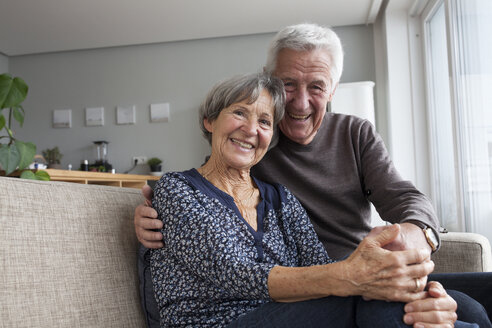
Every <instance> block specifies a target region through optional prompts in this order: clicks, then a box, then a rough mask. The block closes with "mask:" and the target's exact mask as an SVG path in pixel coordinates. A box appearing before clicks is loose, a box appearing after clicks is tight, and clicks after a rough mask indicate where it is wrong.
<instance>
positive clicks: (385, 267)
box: [341, 224, 434, 303]
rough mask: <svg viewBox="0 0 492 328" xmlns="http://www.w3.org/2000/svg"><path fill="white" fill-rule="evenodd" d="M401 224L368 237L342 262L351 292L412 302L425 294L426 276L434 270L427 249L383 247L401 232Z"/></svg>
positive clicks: (367, 296) (368, 296) (380, 298)
mask: <svg viewBox="0 0 492 328" xmlns="http://www.w3.org/2000/svg"><path fill="white" fill-rule="evenodd" d="M400 229H401V227H400V226H399V225H398V224H395V225H392V226H389V227H388V228H386V229H383V230H382V231H380V232H379V233H377V234H373V235H371V236H367V237H366V238H365V239H364V240H363V241H362V242H361V243H360V244H359V247H357V249H356V250H355V251H354V252H353V253H352V254H351V255H350V256H349V258H347V259H346V260H345V261H342V262H341V263H343V264H344V273H343V279H344V280H345V282H346V283H348V286H350V287H349V288H352V290H351V291H349V293H350V294H351V295H362V296H363V297H364V298H369V299H378V300H386V301H397V302H405V303H408V302H413V301H416V300H421V299H424V298H425V297H426V292H424V288H425V285H426V284H427V275H428V274H430V273H431V272H432V271H433V270H434V263H433V262H432V261H431V260H430V252H429V251H428V250H427V249H410V250H404V251H389V250H386V249H384V246H385V245H387V244H389V243H391V242H393V241H394V240H395V238H397V237H398V235H399V234H400Z"/></svg>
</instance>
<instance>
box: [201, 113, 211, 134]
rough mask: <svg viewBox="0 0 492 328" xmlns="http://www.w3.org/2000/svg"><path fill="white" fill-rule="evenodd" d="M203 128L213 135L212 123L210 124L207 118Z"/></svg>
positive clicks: (204, 120)
mask: <svg viewBox="0 0 492 328" xmlns="http://www.w3.org/2000/svg"><path fill="white" fill-rule="evenodd" d="M203 126H204V127H205V129H207V131H208V132H210V133H212V123H210V122H209V121H208V119H207V118H206V117H205V118H204V119H203Z"/></svg>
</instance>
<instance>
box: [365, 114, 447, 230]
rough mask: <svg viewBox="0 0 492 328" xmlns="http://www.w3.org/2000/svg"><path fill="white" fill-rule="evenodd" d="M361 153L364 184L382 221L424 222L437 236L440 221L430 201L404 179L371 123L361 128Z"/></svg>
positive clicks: (366, 122)
mask: <svg viewBox="0 0 492 328" xmlns="http://www.w3.org/2000/svg"><path fill="white" fill-rule="evenodd" d="M359 152H360V153H359V156H360V168H361V171H362V172H361V176H362V179H363V181H362V185H363V188H364V191H365V193H366V195H367V197H368V199H369V200H370V201H371V202H372V203H373V204H374V206H375V207H376V210H377V211H378V213H379V215H380V216H381V218H382V219H383V220H385V221H388V222H391V223H404V222H412V221H417V222H421V223H423V224H425V225H427V226H429V227H431V228H432V229H433V230H434V231H435V232H436V233H437V231H438V228H439V221H438V219H437V217H436V214H435V212H434V209H433V206H432V204H431V202H430V200H429V199H428V198H427V197H426V196H425V195H424V194H422V193H421V192H420V191H418V190H417V188H415V186H414V185H413V184H412V183H411V182H410V181H406V180H404V179H403V178H402V177H401V176H400V174H399V173H398V172H397V170H396V168H395V167H394V164H393V162H392V161H391V159H390V156H389V154H388V151H387V150H386V147H385V146H384V143H383V140H382V139H381V137H380V136H379V134H378V133H377V132H376V130H375V128H374V126H373V125H372V124H370V123H369V122H368V121H364V122H363V123H362V125H361V126H360V134H359ZM436 235H439V234H436Z"/></svg>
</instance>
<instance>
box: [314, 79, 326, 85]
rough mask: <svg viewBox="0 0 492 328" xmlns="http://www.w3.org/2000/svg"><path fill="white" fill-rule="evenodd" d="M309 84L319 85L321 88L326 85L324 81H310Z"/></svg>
mask: <svg viewBox="0 0 492 328" xmlns="http://www.w3.org/2000/svg"><path fill="white" fill-rule="evenodd" d="M310 84H321V85H323V86H326V85H327V83H326V82H325V81H324V80H315V81H311V83H310Z"/></svg>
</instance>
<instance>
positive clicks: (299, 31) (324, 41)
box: [265, 24, 343, 85]
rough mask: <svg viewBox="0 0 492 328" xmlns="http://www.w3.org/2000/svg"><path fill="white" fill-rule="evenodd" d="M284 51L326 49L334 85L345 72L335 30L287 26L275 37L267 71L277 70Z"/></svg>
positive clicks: (313, 25) (321, 27)
mask: <svg viewBox="0 0 492 328" xmlns="http://www.w3.org/2000/svg"><path fill="white" fill-rule="evenodd" d="M282 49H292V50H295V51H306V50H314V49H326V50H327V51H328V53H329V54H330V56H331V59H332V63H331V66H330V75H331V76H330V78H331V82H332V84H333V85H336V84H337V83H338V81H339V80H340V76H341V75H342V70H343V49H342V43H341V42H340V38H339V37H338V36H337V35H336V33H335V32H333V30H331V29H330V28H328V27H323V26H320V25H316V24H298V25H291V26H287V27H285V28H284V29H282V30H281V31H279V32H278V33H277V35H275V37H274V38H273V40H272V41H271V42H270V46H269V48H268V56H267V62H266V66H265V70H266V71H267V72H269V73H270V74H271V73H273V71H274V70H275V65H276V64H277V56H278V53H279V52H280V50H282Z"/></svg>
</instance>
